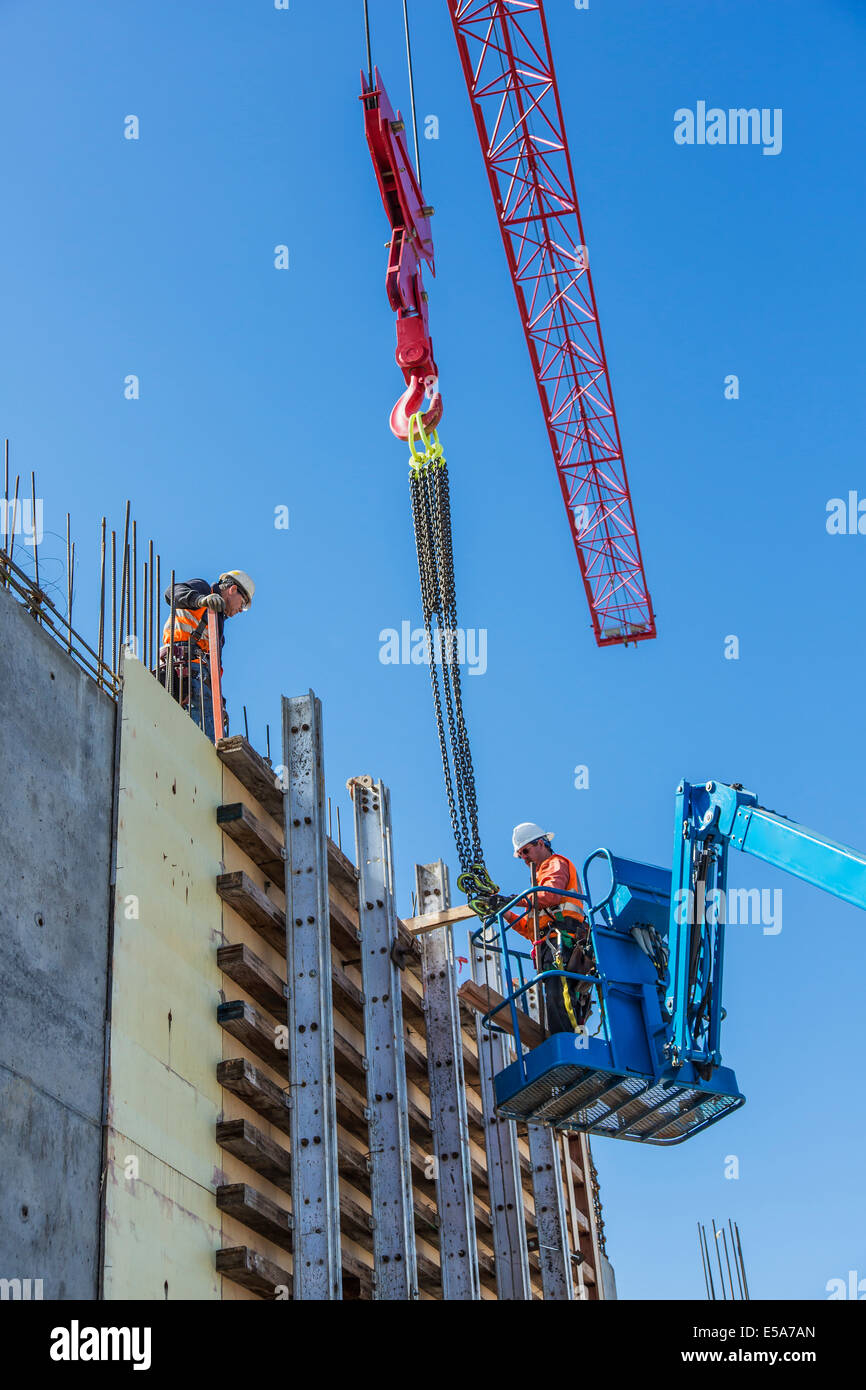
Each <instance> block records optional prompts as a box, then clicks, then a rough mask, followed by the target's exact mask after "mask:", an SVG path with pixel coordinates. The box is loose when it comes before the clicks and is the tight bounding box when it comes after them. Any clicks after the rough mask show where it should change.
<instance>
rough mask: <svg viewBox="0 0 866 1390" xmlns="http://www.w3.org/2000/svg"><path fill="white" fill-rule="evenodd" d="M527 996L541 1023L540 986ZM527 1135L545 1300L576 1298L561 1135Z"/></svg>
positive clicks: (539, 1130) (541, 1131) (542, 1131)
mask: <svg viewBox="0 0 866 1390" xmlns="http://www.w3.org/2000/svg"><path fill="white" fill-rule="evenodd" d="M527 999H528V1001H529V1014H530V1017H531V1018H534V1019H535V1021H536V1023H538V1022H539V1021H540V1020H539V1012H540V1011H539V1006H538V990H537V989H535V990H531V991H530V992H529V994H528V995H527ZM527 1135H528V1138H529V1160H530V1163H531V1164H532V1193H533V1197H534V1200H535V1228H536V1231H537V1232H538V1258H539V1262H540V1264H541V1288H542V1292H543V1294H544V1298H545V1301H546V1300H548V1299H549V1300H550V1301H551V1302H555V1303H571V1302H572V1301H573V1299H574V1281H573V1279H572V1272H571V1248H570V1243H569V1239H568V1223H567V1221H566V1214H565V1187H564V1182H563V1167H562V1154H561V1152H560V1145H559V1136H558V1134H557V1132H556V1131H555V1130H554V1129H553V1128H551V1126H550V1125H528V1126H527Z"/></svg>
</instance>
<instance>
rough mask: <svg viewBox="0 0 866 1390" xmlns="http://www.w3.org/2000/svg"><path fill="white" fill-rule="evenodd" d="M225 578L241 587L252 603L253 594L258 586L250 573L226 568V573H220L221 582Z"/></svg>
mask: <svg viewBox="0 0 866 1390" xmlns="http://www.w3.org/2000/svg"><path fill="white" fill-rule="evenodd" d="M224 579H227V580H228V581H229V583H231V584H237V586H238V588H239V589H243V591H244V593H245V594H246V596H247V598H248V599H249V601H250V603H252V601H253V594H254V593H255V592H256V586H255V584H254V583H253V581H252V580H251V579H250V577H249V575H248V574H246V573H245V572H244V571H243V570H226V571H225V574H221V575H220V583H221V584H222V582H223V580H224Z"/></svg>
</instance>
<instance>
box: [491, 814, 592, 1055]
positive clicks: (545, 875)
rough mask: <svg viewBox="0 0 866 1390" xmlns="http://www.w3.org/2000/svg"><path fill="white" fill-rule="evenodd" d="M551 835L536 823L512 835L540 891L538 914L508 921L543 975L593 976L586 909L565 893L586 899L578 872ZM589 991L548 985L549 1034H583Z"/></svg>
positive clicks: (557, 981) (560, 982) (572, 984)
mask: <svg viewBox="0 0 866 1390" xmlns="http://www.w3.org/2000/svg"><path fill="white" fill-rule="evenodd" d="M554 834H555V832H554V831H553V830H544V829H542V827H541V826H540V825H539V824H538V822H537V821H521V823H520V825H515V827H514V830H513V832H512V836H511V839H512V843H513V845H514V857H515V859H522V860H523V862H524V864H528V865H529V867H530V869H531V870H532V879H533V883H534V884H537V885H538V887H539V888H541V889H542V891H541V892H539V893H536V894H535V895H534V897H533V899H532V903H533V904H534V910H533V909H532V907H530V910H529V911H528V912H526V913H525V915H524V914H522V913H520V912H509V913H508V920H509V922H510V924H511V925H512V926H513V927H514V930H515V931H517V932H519V933H520V935H521V936H525V937H526V938H527V939H528V940H529V941H531V942H532V943H533V945H532V958H533V960H534V961H535V964H536V966H537V969H538V971H539V973H540V972H541V971H543V970H568V971H572V972H574V973H576V974H579V975H585V974H590V973H594V971H593V969H592V957H591V954H590V950H591V948H590V947H589V934H588V924H587V920H586V914H585V912H584V910H583V905H582V904H581V903H580V902H579V901H578V900H577V899H575V898H565V897H563V896H562V894H563V893H582V892H583V889H582V888H581V886H580V877H579V875H578V872H577V869H576V867H575V866H574V864H573V863H572V862H571V860H570V859H567V858H566V856H565V855H564V854H554V853H553V850H552V848H551V844H550V842H551V840H552V839H553V837H554ZM590 990H591V986H587V985H583V986H581V985H579V984H578V982H577V981H568V980H565V979H563V978H562V977H561V976H560V977H555V978H554V979H551V980H547V981H545V986H544V1000H545V1008H546V1012H547V1028H548V1032H549V1033H570V1032H576V1031H577V1030H578V1029H580V1028H581V1027H582V1025H583V1023H584V1022H585V1020H586V1018H587V1017H588V1016H589V1012H590V1009H591V1007H592V996H591V993H590Z"/></svg>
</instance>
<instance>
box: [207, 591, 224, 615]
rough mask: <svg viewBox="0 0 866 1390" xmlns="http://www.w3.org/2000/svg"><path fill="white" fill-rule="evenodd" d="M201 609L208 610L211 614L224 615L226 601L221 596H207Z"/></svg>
mask: <svg viewBox="0 0 866 1390" xmlns="http://www.w3.org/2000/svg"><path fill="white" fill-rule="evenodd" d="M202 607H204V608H209V609H210V611H211V612H212V613H224V612H225V611H226V601H225V599H224V598H223V596H222V594H208V596H207V598H206V599H205V600H204V603H203V605H202Z"/></svg>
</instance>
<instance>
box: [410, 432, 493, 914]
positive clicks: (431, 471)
mask: <svg viewBox="0 0 866 1390" xmlns="http://www.w3.org/2000/svg"><path fill="white" fill-rule="evenodd" d="M413 419H414V420H415V421H416V428H417V431H418V434H419V437H420V438H421V440H422V441H423V443H424V444H425V446H426V447H425V452H424V453H423V454H421V453H418V452H416V450H415V447H414V443H413V438H412V433H411V432H410V441H409V443H410V448H411V450H412V459H411V463H412V467H411V469H410V476H409V490H410V495H411V499H412V521H413V525H414V528H415V546H416V549H417V552H418V575H419V579H420V582H421V608H422V612H423V616H424V631H425V634H426V642H427V658H428V663H429V666H430V684H431V688H432V691H433V707H434V710H435V713H436V728H437V732H438V734H439V750H440V753H441V755H442V771H443V773H444V777H445V791H446V794H447V796H448V810H449V814H450V816H451V828H452V830H453V832H454V843H455V845H456V848H457V857H458V859H459V861H460V869H461V872H460V875H459V877H458V879H457V884H458V887H459V888H460V889H461V891H463V892H465V893H466V895H467V897H468V898H469V900H470V906H471V907H472V908H473V909H474V910H475V911H476V912H478V913H479V915H481V916H484V915H486V914H487V913H488V912H490V911H492V910H494V907H495V905H496V904H495V899H496V896H497V893H498V889H497V885H496V884H495V883H494V882H493V881H492V880H491V878H490V875H489V874H488V872H487V870H486V869H485V867H484V851H483V850H482V847H481V836H480V834H479V831H478V803H477V799H476V794H475V769H474V767H473V765H472V752H471V749H470V746H469V731H468V729H467V727H466V720H465V717H464V714H463V692H462V688H461V684H460V661H459V645H458V643H459V638H458V626H457V595H456V589H455V583H454V555H453V549H452V542H451V502H450V492H449V484H448V466H447V464H446V462H445V457H444V455H443V453H442V446H441V444H440V443H439V440H438V436H437V435H436V432H435V431H434V432H433V433H432V435H431V436H430V438H429V439H428V438H427V436H426V435H425V434H424V432H423V426H422V425H421V422H420V420H418V418H417V417H413ZM440 667H441V673H440ZM443 699H444V710H443ZM446 719H447V725H448V728H447V732H446V728H445V724H446Z"/></svg>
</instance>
